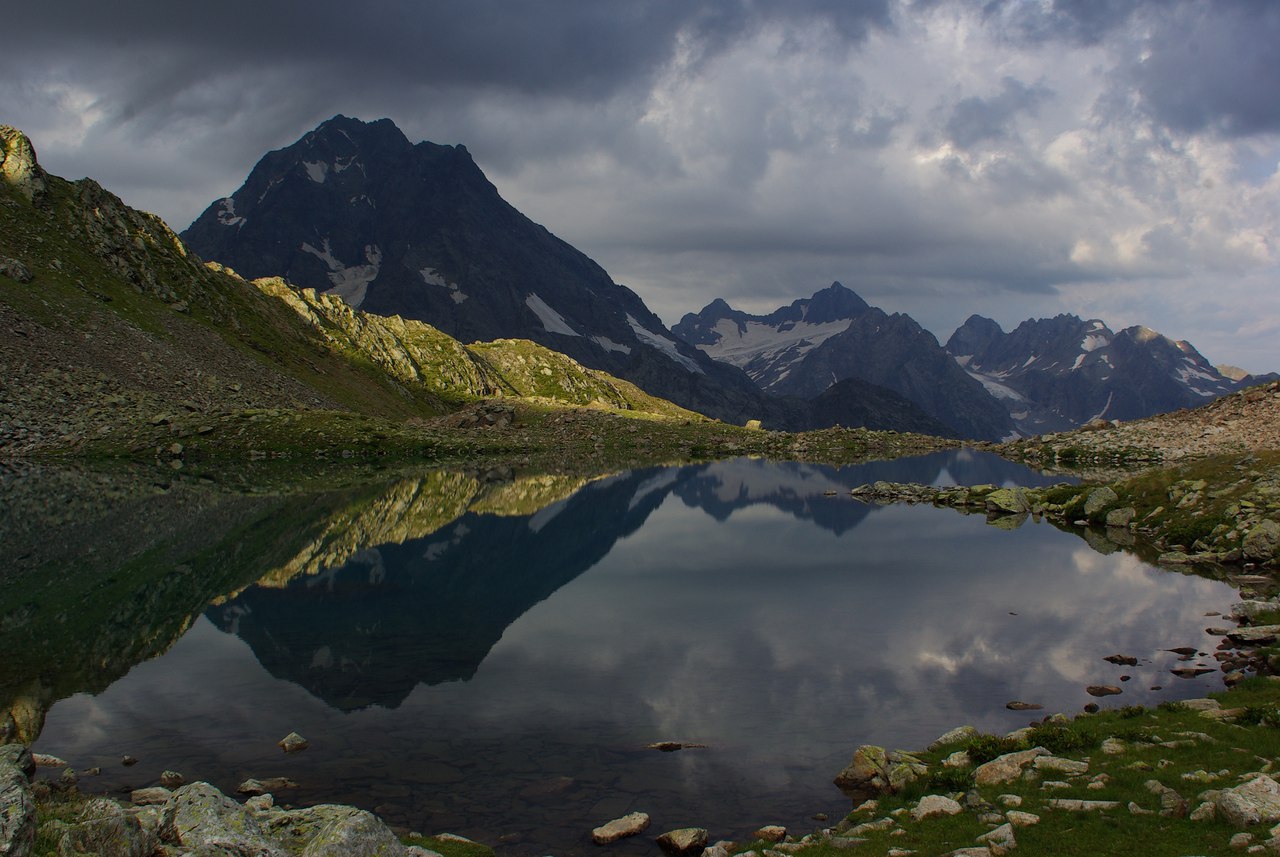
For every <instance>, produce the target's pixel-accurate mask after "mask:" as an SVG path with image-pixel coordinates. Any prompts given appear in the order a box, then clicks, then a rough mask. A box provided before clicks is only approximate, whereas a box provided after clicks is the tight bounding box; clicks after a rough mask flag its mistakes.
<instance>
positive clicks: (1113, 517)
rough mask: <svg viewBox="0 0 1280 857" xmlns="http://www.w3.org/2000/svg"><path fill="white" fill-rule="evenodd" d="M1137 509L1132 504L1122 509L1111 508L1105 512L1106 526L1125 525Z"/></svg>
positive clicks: (1135, 514)
mask: <svg viewBox="0 0 1280 857" xmlns="http://www.w3.org/2000/svg"><path fill="white" fill-rule="evenodd" d="M1137 514H1138V513H1137V511H1135V510H1134V508H1133V507H1132V506H1125V507H1124V508H1123V509H1112V510H1111V511H1110V512H1107V526H1108V527H1127V526H1129V524H1130V523H1131V522H1132V521H1133V519H1134V518H1135V517H1137Z"/></svg>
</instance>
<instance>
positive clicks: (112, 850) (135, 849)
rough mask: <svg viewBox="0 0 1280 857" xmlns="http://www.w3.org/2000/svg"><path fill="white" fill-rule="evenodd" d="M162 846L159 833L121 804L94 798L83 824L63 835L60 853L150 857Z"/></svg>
mask: <svg viewBox="0 0 1280 857" xmlns="http://www.w3.org/2000/svg"><path fill="white" fill-rule="evenodd" d="M158 844H159V843H158V842H157V840H156V835H155V833H154V832H152V831H151V830H148V829H147V828H145V827H144V826H143V825H142V824H141V823H140V822H139V821H138V819H137V817H135V816H133V815H130V814H129V813H127V812H125V810H124V807H122V806H120V804H118V803H116V802H115V801H113V800H110V799H108V798H94V799H93V800H91V801H89V803H88V804H86V805H85V808H84V810H83V811H82V812H81V813H80V820H79V821H78V822H77V823H75V824H73V825H71V826H70V827H68V828H67V830H66V832H64V833H63V834H62V839H61V841H60V842H59V843H58V853H59V854H60V855H62V857H73V855H79V854H86V855H87V854H93V855H96V857H150V855H151V854H153V853H154V852H155V850H156V846H157V845H158Z"/></svg>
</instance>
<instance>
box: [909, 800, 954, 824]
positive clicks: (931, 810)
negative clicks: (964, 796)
mask: <svg viewBox="0 0 1280 857" xmlns="http://www.w3.org/2000/svg"><path fill="white" fill-rule="evenodd" d="M963 811H964V807H962V806H960V804H959V803H958V802H956V801H954V800H952V799H951V798H949V797H947V796H945V795H925V796H924V797H922V798H920V802H919V803H917V804H916V805H915V808H914V809H912V810H911V820H912V821H921V820H923V819H926V818H940V817H942V816H945V815H959V814H960V813H961V812H963Z"/></svg>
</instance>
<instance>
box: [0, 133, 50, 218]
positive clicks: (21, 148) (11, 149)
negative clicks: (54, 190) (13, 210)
mask: <svg viewBox="0 0 1280 857" xmlns="http://www.w3.org/2000/svg"><path fill="white" fill-rule="evenodd" d="M0 180H2V181H4V182H5V183H6V184H8V185H11V186H13V187H14V188H16V189H17V190H18V192H19V193H21V194H22V195H23V196H25V197H26V198H27V201H28V202H36V201H38V200H39V199H40V197H42V196H44V194H45V191H46V190H47V184H46V182H45V177H44V170H42V169H40V164H39V163H37V162H36V152H35V149H34V148H33V147H32V146H31V141H30V140H29V139H27V135H26V134H23V133H22V132H21V131H19V130H18V129H17V128H12V127H10V126H8V125H0Z"/></svg>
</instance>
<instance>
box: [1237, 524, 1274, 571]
mask: <svg viewBox="0 0 1280 857" xmlns="http://www.w3.org/2000/svg"><path fill="white" fill-rule="evenodd" d="M1240 552H1241V553H1242V554H1243V555H1244V558H1245V559H1247V560H1251V561H1253V562H1268V561H1270V560H1273V559H1275V558H1276V557H1277V556H1280V524H1277V523H1276V522H1275V521H1272V520H1270V519H1265V520H1262V521H1259V522H1258V523H1257V524H1255V525H1254V527H1253V529H1251V530H1249V534H1248V535H1247V536H1245V537H1244V541H1243V542H1241V543H1240Z"/></svg>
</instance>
